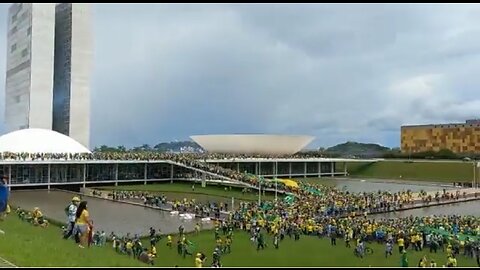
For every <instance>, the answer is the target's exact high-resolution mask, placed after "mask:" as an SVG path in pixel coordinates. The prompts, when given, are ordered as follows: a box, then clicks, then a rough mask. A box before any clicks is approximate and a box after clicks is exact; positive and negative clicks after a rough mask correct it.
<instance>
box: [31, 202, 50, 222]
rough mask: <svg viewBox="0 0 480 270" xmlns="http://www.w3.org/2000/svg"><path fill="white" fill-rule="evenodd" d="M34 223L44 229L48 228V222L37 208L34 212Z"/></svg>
mask: <svg viewBox="0 0 480 270" xmlns="http://www.w3.org/2000/svg"><path fill="white" fill-rule="evenodd" d="M32 221H33V224H34V225H40V226H42V227H45V226H47V225H48V224H47V221H46V220H45V219H44V218H43V214H42V211H40V209H39V208H38V207H35V208H34V209H33V212H32Z"/></svg>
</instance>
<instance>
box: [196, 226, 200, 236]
mask: <svg viewBox="0 0 480 270" xmlns="http://www.w3.org/2000/svg"><path fill="white" fill-rule="evenodd" d="M199 233H200V225H199V224H198V223H197V224H195V234H196V235H198V234H199Z"/></svg>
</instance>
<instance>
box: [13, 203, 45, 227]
mask: <svg viewBox="0 0 480 270" xmlns="http://www.w3.org/2000/svg"><path fill="white" fill-rule="evenodd" d="M15 213H16V214H17V215H18V217H19V218H20V219H21V220H23V221H26V222H29V223H31V224H33V225H34V226H40V227H43V228H45V227H48V225H49V222H48V220H47V219H46V218H45V217H44V216H43V214H42V211H41V210H40V208H38V207H35V208H33V211H31V212H30V211H25V210H22V209H21V208H19V207H18V208H17V209H15Z"/></svg>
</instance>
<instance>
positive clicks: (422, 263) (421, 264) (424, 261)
mask: <svg viewBox="0 0 480 270" xmlns="http://www.w3.org/2000/svg"><path fill="white" fill-rule="evenodd" d="M427 263H428V260H427V256H423V258H421V259H420V262H419V263H418V267H427Z"/></svg>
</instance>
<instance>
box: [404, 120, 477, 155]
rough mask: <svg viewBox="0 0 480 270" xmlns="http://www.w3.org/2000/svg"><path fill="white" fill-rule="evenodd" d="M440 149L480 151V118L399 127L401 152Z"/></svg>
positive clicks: (466, 151) (455, 151)
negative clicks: (462, 121)
mask: <svg viewBox="0 0 480 270" xmlns="http://www.w3.org/2000/svg"><path fill="white" fill-rule="evenodd" d="M442 149H448V150H451V151H452V152H454V153H480V120H478V119H476V120H467V121H466V122H465V123H455V124H434V125H416V126H402V127H401V150H402V152H403V153H419V152H426V151H439V150H442Z"/></svg>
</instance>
